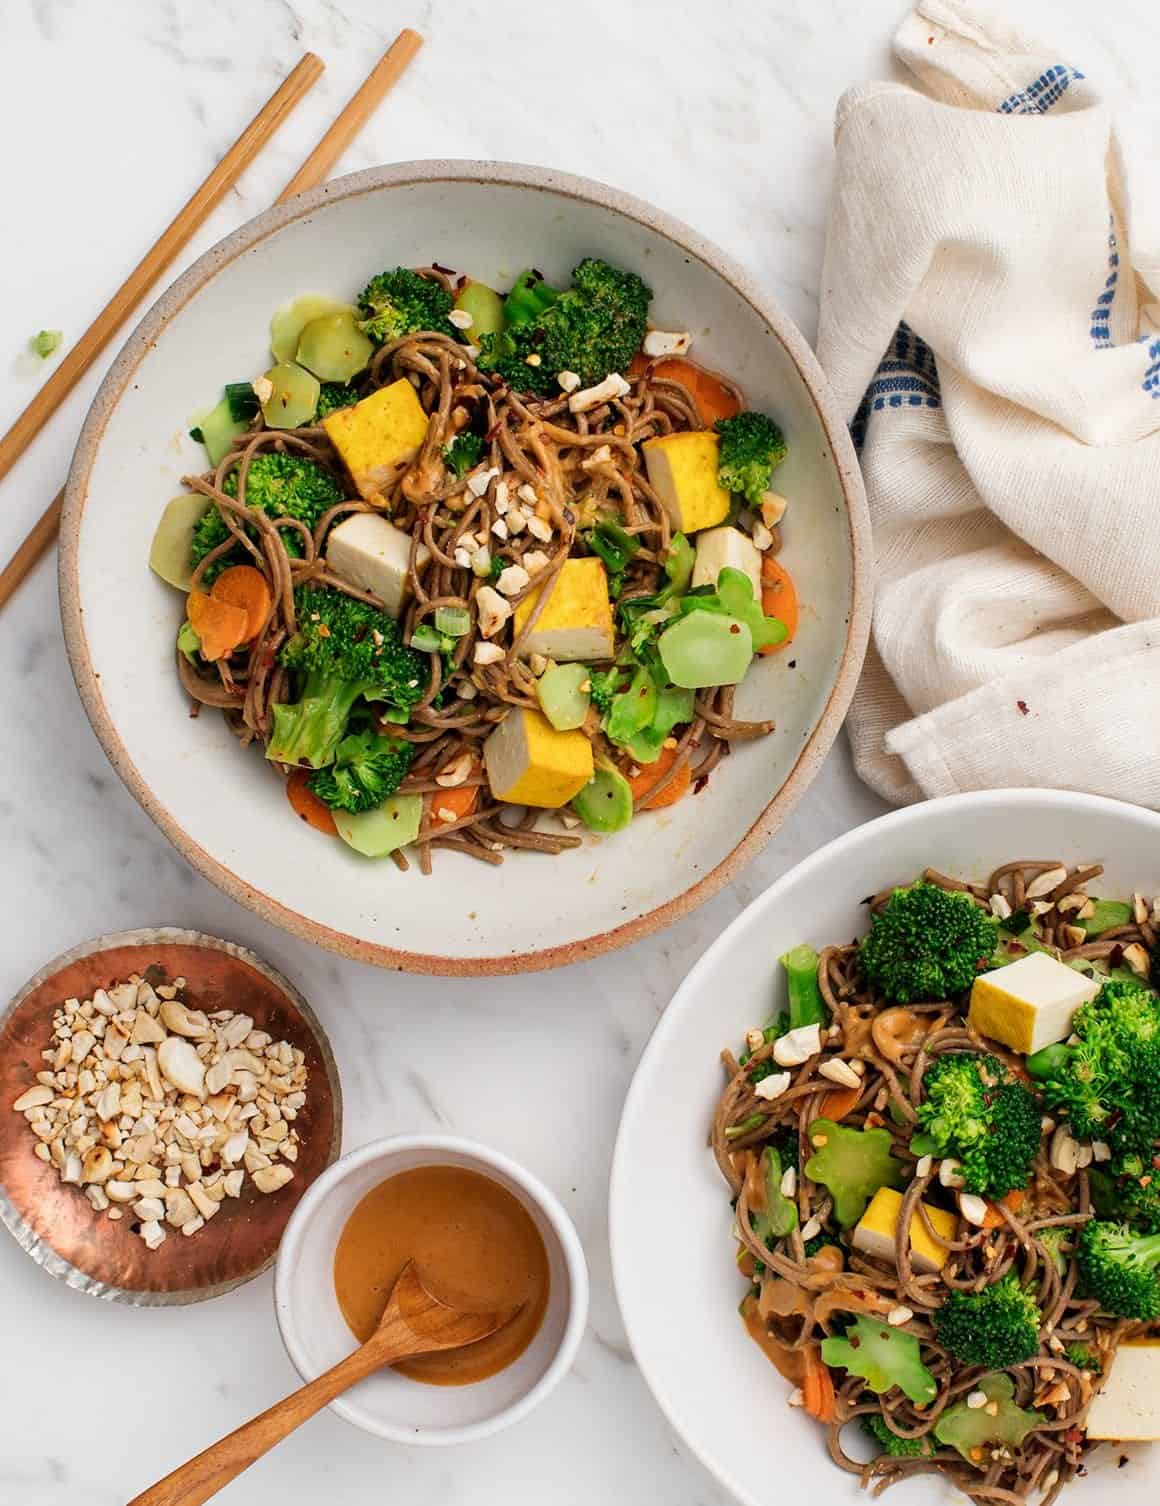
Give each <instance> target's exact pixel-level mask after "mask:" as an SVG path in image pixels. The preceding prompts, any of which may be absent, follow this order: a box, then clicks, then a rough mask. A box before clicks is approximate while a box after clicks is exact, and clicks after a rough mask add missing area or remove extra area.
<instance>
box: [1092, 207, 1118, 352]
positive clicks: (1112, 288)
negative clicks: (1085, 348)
mask: <svg viewBox="0 0 1160 1506" xmlns="http://www.w3.org/2000/svg"><path fill="white" fill-rule="evenodd" d="M1119 279H1120V248H1119V244H1118V243H1117V241H1116V222H1115V220H1113V219H1112V218H1111V216H1110V215H1109V216H1108V275H1107V277H1106V278H1105V280H1104V290H1103V292H1102V293H1101V294H1100V295H1099V297H1098V298H1097V299H1096V306H1095V308H1094V309H1092V313H1091V329H1090V334H1091V337H1092V344H1093V345H1094V346H1095V347H1096V349H1097V350H1108V349H1109V348H1110V347H1111V344H1112V332H1111V318H1112V304H1113V303H1114V302H1115V301H1116V283H1117V282H1118V281H1119Z"/></svg>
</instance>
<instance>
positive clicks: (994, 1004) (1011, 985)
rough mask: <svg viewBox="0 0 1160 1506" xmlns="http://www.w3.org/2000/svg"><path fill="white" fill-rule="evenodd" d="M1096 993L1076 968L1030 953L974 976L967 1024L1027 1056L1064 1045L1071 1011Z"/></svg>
mask: <svg viewBox="0 0 1160 1506" xmlns="http://www.w3.org/2000/svg"><path fill="white" fill-rule="evenodd" d="M1099 991H1100V990H1099V984H1098V983H1095V982H1093V981H1092V979H1091V978H1085V977H1084V975H1083V974H1082V973H1077V972H1076V970H1075V968H1073V967H1068V966H1067V964H1066V963H1064V962H1057V961H1056V959H1055V958H1054V957H1050V956H1048V954H1047V953H1046V952H1029V953H1028V954H1027V956H1026V957H1020V959H1019V961H1018V962H1009V963H1008V964H1007V966H1006V967H997V968H994V969H993V970H992V971H991V972H989V973H980V974H979V976H978V977H977V978H976V979H975V981H974V983H973V984H972V985H971V1007H970V1010H969V1011H968V1013H967V1024H968V1025H969V1026H970V1027H971V1028H972V1029H973V1030H977V1031H978V1032H979V1034H980V1035H988V1036H990V1038H991V1039H992V1040H993V1041H1001V1042H1002V1044H1003V1045H1004V1046H1010V1047H1011V1049H1012V1051H1021V1052H1023V1054H1024V1055H1025V1056H1030V1055H1031V1053H1032V1052H1033V1051H1039V1050H1041V1049H1042V1048H1043V1047H1044V1046H1050V1045H1051V1044H1052V1043H1053V1042H1055V1041H1062V1040H1066V1039H1067V1037H1068V1036H1069V1035H1070V1034H1071V1022H1072V1019H1073V1017H1074V1015H1075V1012H1076V1010H1077V1009H1078V1008H1079V1006H1080V1005H1081V1004H1086V1003H1087V1001H1088V1000H1089V999H1094V998H1095V996H1096V994H1097V993H1099Z"/></svg>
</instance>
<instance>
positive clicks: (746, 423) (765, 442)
mask: <svg viewBox="0 0 1160 1506" xmlns="http://www.w3.org/2000/svg"><path fill="white" fill-rule="evenodd" d="M713 427H714V428H715V429H716V430H717V433H718V434H720V436H721V444H720V448H719V450H718V455H717V480H718V481H719V482H720V483H721V485H722V486H723V487H724V488H725V490H726V491H727V492H734V493H736V494H737V495H738V496H741V497H744V498H745V500H746V501H747V502H748V503H749V505H750V506H751V507H760V506H761V499H762V497H763V495H764V494H765V493H766V492H767V491H769V489H770V486H771V484H772V482H773V473H774V471H775V470H776V468H777V467H778V466H779V465H780V464H781V462H782V461H783V460H784V459H785V455H786V443H785V435H784V434H783V433H782V432H781V430H780V429H779V428H778V426H777V425H776V424H775V423H774V421H773V419H772V418H767V417H766V416H765V414H764V413H737V414H734V416H733V417H732V418H719V419H718V420H717V422H716V423H715V424H714V425H713Z"/></svg>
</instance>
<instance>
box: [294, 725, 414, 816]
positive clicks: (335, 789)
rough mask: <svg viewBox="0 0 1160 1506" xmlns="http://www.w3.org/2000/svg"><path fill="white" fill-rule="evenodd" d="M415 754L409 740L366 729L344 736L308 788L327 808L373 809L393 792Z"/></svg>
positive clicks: (345, 809) (348, 809)
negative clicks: (332, 757)
mask: <svg viewBox="0 0 1160 1506" xmlns="http://www.w3.org/2000/svg"><path fill="white" fill-rule="evenodd" d="M414 756H415V745H414V744H413V743H406V742H401V741H400V740H399V739H398V738H394V737H380V736H378V735H377V734H376V733H374V732H371V731H369V730H367V731H364V732H355V733H352V734H351V735H350V736H349V737H344V738H343V740H342V741H341V742H340V743H339V745H338V747H337V749H336V750H335V755H334V762H333V763H332V764H330V765H328V766H327V767H326V768H323V769H319V770H318V772H317V773H316V774H314V775H313V777H312V778H311V780H310V788H311V789H312V790H313V791H314V793H315V794H316V795H317V796H318V798H319V799H320V800H321V801H322V802H323V803H324V804H325V805H329V806H330V808H331V810H344V811H352V812H354V813H355V814H356V815H357V814H358V812H360V811H369V810H373V809H374V808H375V806H377V805H382V803H383V801H384V800H385V799H386V798H387V796H388V795H393V794H394V793H395V791H396V790H397V789H398V788H399V785H400V784H402V782H403V777H404V775H405V774H406V772H407V770H408V769H409V768H410V767H411V760H412V759H413V758H414Z"/></svg>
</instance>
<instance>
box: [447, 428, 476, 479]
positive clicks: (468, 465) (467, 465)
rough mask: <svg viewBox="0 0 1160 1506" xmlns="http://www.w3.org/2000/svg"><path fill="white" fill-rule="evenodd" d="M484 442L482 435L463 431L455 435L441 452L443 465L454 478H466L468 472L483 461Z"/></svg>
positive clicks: (467, 430) (468, 430)
mask: <svg viewBox="0 0 1160 1506" xmlns="http://www.w3.org/2000/svg"><path fill="white" fill-rule="evenodd" d="M484 448H485V441H484V437H483V435H482V434H474V433H472V431H471V430H470V429H464V430H463V432H462V433H461V434H457V435H456V436H455V438H454V439H453V440H452V441H451V443H450V444H449V445H447V446H446V448H445V449H444V451H443V464H444V465H445V466H446V467H447V469H448V470H449V471H451V472H453V473H454V474H455V475H456V476H466V475H467V473H468V471H470V470H473V469H474V467H475V466H477V465H478V464H479V462H480V461H481V460H482V459H483V451H484Z"/></svg>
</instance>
